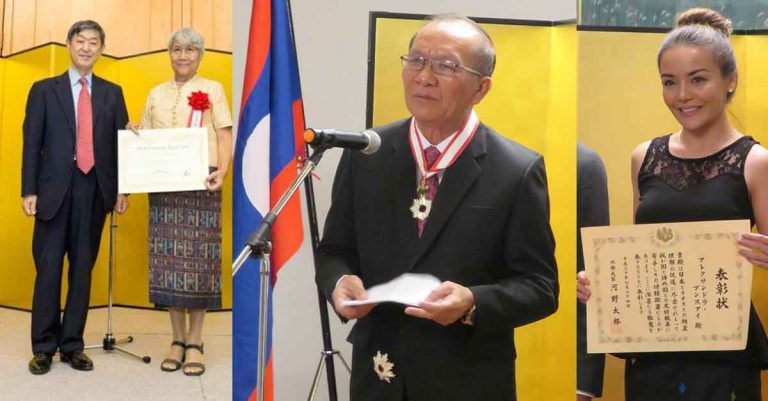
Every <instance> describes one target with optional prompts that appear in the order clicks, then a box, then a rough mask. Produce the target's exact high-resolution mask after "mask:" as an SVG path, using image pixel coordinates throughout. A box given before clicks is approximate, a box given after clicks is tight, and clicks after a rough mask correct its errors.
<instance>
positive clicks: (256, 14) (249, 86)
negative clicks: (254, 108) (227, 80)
mask: <svg viewBox="0 0 768 401" xmlns="http://www.w3.org/2000/svg"><path fill="white" fill-rule="evenodd" d="M271 40H272V5H271V4H270V0H255V1H254V2H253V10H252V11H251V30H250V33H249V34H248V53H247V54H248V55H247V58H246V61H245V65H246V68H245V78H244V79H243V94H242V100H241V102H240V112H241V113H242V110H243V107H245V104H246V103H247V99H248V97H249V96H250V95H251V91H252V90H253V87H254V86H256V81H257V80H258V79H259V76H261V71H262V70H263V69H264V64H265V63H266V61H267V53H268V52H269V43H270V41H271Z"/></svg>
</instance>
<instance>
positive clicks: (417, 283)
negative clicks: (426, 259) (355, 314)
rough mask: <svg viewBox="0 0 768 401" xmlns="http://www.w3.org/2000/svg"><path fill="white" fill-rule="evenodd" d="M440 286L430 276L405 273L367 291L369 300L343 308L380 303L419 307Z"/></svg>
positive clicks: (347, 303) (348, 304)
mask: <svg viewBox="0 0 768 401" xmlns="http://www.w3.org/2000/svg"><path fill="white" fill-rule="evenodd" d="M439 285H440V280H438V279H437V277H435V276H432V275H430V274H416V273H403V274H402V275H400V276H399V277H397V278H395V279H392V280H391V281H390V282H388V283H384V284H379V285H374V286H373V287H371V288H369V289H367V290H366V292H368V299H365V300H347V301H344V302H342V303H341V304H342V305H343V306H356V305H365V304H373V303H379V302H397V303H401V304H406V305H412V306H417V305H418V304H419V303H420V302H421V301H423V300H424V299H425V298H427V296H428V295H429V293H430V292H432V290H434V289H435V288H437V286H439Z"/></svg>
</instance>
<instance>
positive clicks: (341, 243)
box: [315, 150, 375, 322]
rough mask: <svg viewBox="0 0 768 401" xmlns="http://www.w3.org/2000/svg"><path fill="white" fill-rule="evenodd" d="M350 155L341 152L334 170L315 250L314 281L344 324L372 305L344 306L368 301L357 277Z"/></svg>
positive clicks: (367, 310) (363, 314)
mask: <svg viewBox="0 0 768 401" xmlns="http://www.w3.org/2000/svg"><path fill="white" fill-rule="evenodd" d="M352 156H353V155H352V153H351V152H350V151H349V150H346V151H344V153H343V154H342V156H341V160H340V161H339V166H338V167H337V169H336V178H335V179H334V181H333V190H332V193H331V209H330V210H329V211H328V217H327V218H326V220H325V229H324V230H323V239H322V240H321V241H320V246H319V247H318V250H317V255H316V258H317V262H316V266H317V271H316V272H315V282H316V283H317V286H318V287H319V288H320V290H321V291H323V293H324V294H325V297H326V299H328V300H329V301H330V302H331V304H332V305H333V308H334V309H335V310H336V313H337V314H338V315H339V316H340V317H341V318H342V320H343V321H344V322H346V321H347V320H351V319H360V318H363V317H365V316H366V315H368V313H369V312H370V311H371V309H373V307H374V306H375V305H374V304H369V305H360V306H343V305H342V304H341V303H342V302H343V301H345V300H361V299H366V298H368V295H367V293H366V291H365V287H364V284H363V281H362V279H361V277H360V266H359V261H358V259H357V235H356V230H355V221H354V210H353V207H354V201H353V195H352V191H353V187H354V179H353V174H352V173H353V169H354V166H353V163H352Z"/></svg>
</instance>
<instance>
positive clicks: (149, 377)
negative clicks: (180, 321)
mask: <svg viewBox="0 0 768 401" xmlns="http://www.w3.org/2000/svg"><path fill="white" fill-rule="evenodd" d="M106 322H107V311H106V309H94V310H91V312H90V314H89V316H88V324H87V326H86V329H85V343H86V344H87V345H90V344H101V341H102V339H103V338H104V333H105V332H106V327H107V323H106ZM29 324H30V314H29V313H28V312H21V311H15V310H10V309H5V308H0V401H25V400H46V401H48V400H50V401H90V400H94V401H96V400H98V401H102V400H109V401H182V400H183V401H203V400H204V401H229V400H231V398H232V395H231V394H232V313H231V312H215V313H209V314H208V315H207V317H206V321H205V328H204V341H205V354H206V355H205V357H206V359H205V363H206V372H205V374H204V375H202V376H199V377H188V376H185V375H184V374H182V373H181V371H177V372H173V373H167V372H162V371H160V367H159V366H160V365H159V364H160V361H161V360H162V359H163V358H164V355H165V353H166V351H167V349H168V346H169V344H170V342H171V335H170V321H169V318H168V313H167V312H162V311H150V310H139V309H128V308H115V309H114V314H113V327H112V331H113V332H114V336H115V338H118V339H119V338H123V337H125V335H127V334H130V335H132V336H133V338H134V341H133V342H132V343H130V344H126V345H125V348H127V349H130V350H131V351H134V352H136V353H139V354H142V355H149V356H150V357H152V362H151V363H150V364H145V363H143V362H141V361H140V360H138V359H134V358H133V357H128V356H125V355H123V354H121V353H118V352H109V353H108V352H105V351H103V350H101V349H95V350H89V351H86V352H87V354H88V355H89V356H90V357H91V359H93V362H94V366H95V368H94V370H93V371H91V372H80V371H76V370H74V369H72V368H70V367H69V365H66V364H62V363H60V362H59V361H58V356H56V357H54V364H53V367H52V368H51V371H50V372H49V373H47V374H45V375H42V376H34V375H31V374H30V373H29V371H28V370H27V362H28V361H29V359H30V358H31V356H32V354H31V350H30V342H29Z"/></svg>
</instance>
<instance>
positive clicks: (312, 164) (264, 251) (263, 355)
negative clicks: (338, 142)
mask: <svg viewBox="0 0 768 401" xmlns="http://www.w3.org/2000/svg"><path fill="white" fill-rule="evenodd" d="M326 150H328V147H326V146H318V147H317V148H316V149H315V152H314V153H313V154H312V156H310V157H309V158H308V159H307V162H306V163H305V164H304V167H303V168H302V169H301V171H300V172H299V175H298V176H297V177H296V179H295V180H294V181H293V183H292V184H291V186H290V187H289V188H288V189H287V190H286V191H285V193H284V194H283V195H282V196H281V197H280V199H279V200H278V201H277V203H276V204H275V207H274V208H273V209H272V210H270V211H269V213H267V215H266V216H264V218H263V219H262V220H261V224H259V227H258V228H257V229H256V230H255V231H253V232H252V233H251V235H250V236H249V237H248V241H247V242H246V245H245V247H244V248H243V250H242V251H241V252H240V255H239V256H238V257H237V259H235V261H234V263H232V276H233V277H234V276H235V275H236V274H237V272H238V271H239V270H240V268H241V267H242V265H243V264H244V263H245V261H246V260H248V257H250V256H252V257H254V258H258V259H259V266H260V268H259V276H260V277H259V344H258V347H259V358H258V362H257V363H258V367H257V369H258V373H257V376H256V388H257V389H258V390H257V393H256V401H264V378H265V373H266V372H265V369H266V366H267V306H268V305H267V304H268V302H269V292H268V291H269V283H270V276H271V264H270V254H271V252H272V241H271V236H272V226H273V225H274V224H275V221H276V220H277V216H278V215H279V214H280V212H282V210H283V208H284V207H285V205H286V204H288V200H289V199H290V198H291V197H292V196H293V195H294V193H296V191H297V190H298V189H299V186H300V185H301V183H302V182H303V181H304V180H305V179H306V178H307V176H309V174H310V173H312V171H313V170H314V169H315V168H316V167H317V165H318V163H320V159H322V157H323V153H324V152H325V151H326Z"/></svg>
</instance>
